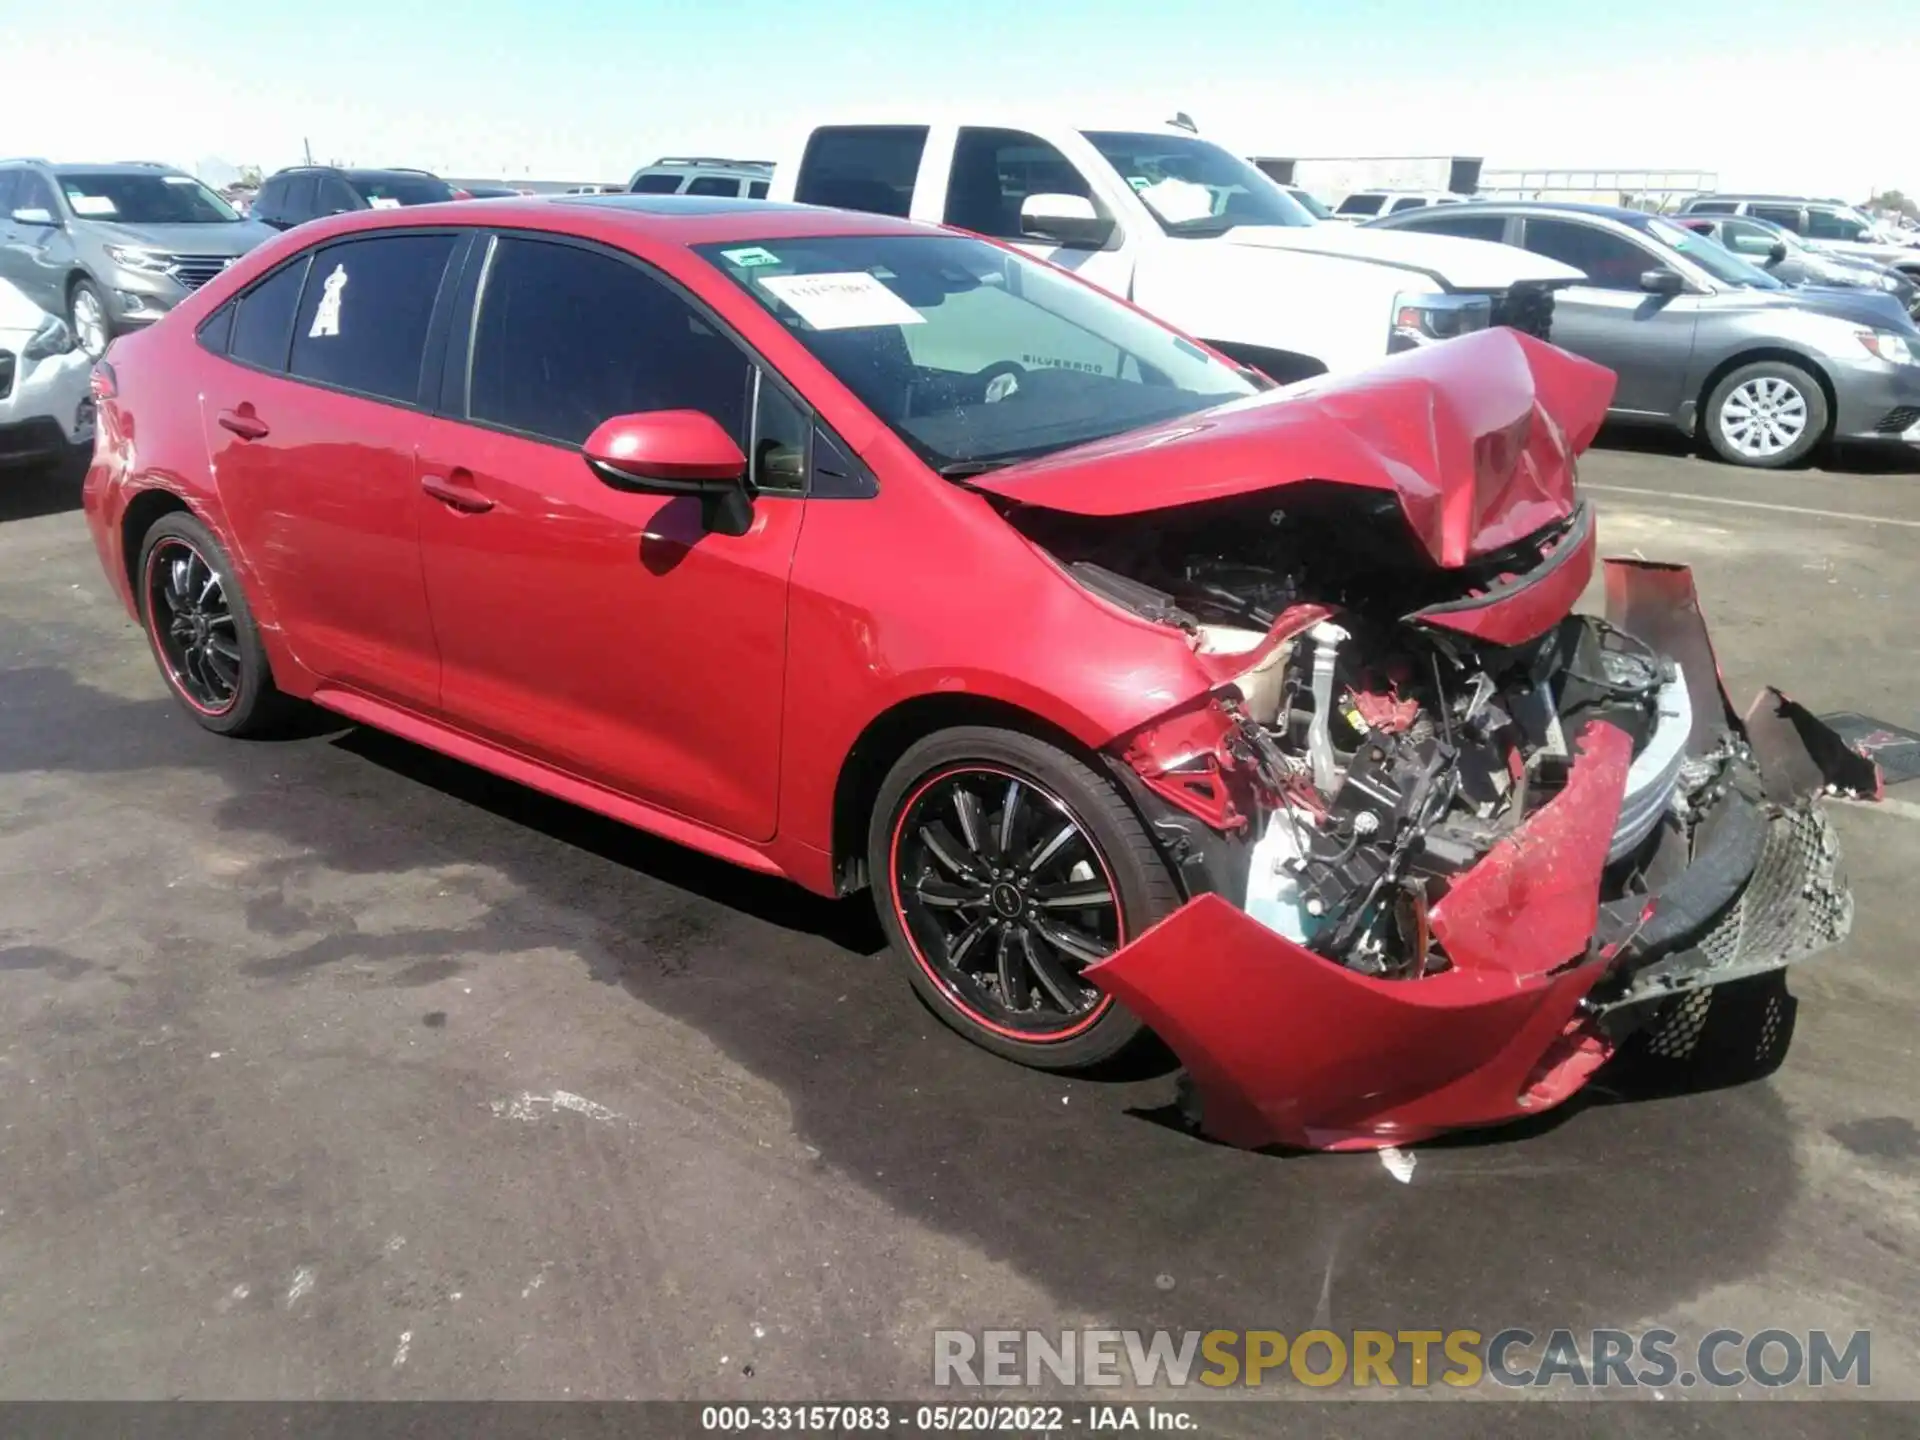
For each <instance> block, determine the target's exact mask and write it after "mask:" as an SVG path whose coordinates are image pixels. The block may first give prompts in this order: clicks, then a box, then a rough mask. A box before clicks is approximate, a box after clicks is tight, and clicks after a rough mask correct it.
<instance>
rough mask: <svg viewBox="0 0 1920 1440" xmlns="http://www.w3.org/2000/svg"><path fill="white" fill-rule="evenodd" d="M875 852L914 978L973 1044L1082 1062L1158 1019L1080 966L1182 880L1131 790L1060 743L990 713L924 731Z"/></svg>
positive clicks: (1133, 932)
mask: <svg viewBox="0 0 1920 1440" xmlns="http://www.w3.org/2000/svg"><path fill="white" fill-rule="evenodd" d="M867 864H868V873H869V874H871V875H872V876H873V879H874V885H873V891H874V901H875V904H876V906H877V908H878V909H879V912H880V923H881V925H882V926H883V927H884V928H885V930H886V932H887V938H888V939H889V940H890V941H891V942H892V944H893V948H894V950H895V951H896V952H897V953H898V954H899V955H900V956H901V957H902V958H903V960H904V961H905V963H906V968H907V976H908V979H909V980H910V981H911V982H912V984H913V988H914V989H915V990H916V991H917V992H918V993H919V995H920V997H921V999H923V1000H924V1001H925V1002H926V1003H927V1005H928V1006H929V1007H930V1008H931V1009H932V1010H933V1012H934V1013H935V1014H936V1015H938V1016H939V1017H940V1019H941V1020H943V1021H944V1022H945V1023H946V1024H948V1025H949V1026H951V1027H952V1028H953V1029H955V1030H957V1031H959V1032H960V1033H961V1034H962V1035H964V1036H966V1037H967V1039H969V1040H971V1041H973V1042H974V1044H976V1045H979V1046H981V1047H982V1048H983V1049H987V1050H991V1051H992V1052H993V1053H994V1054H996V1055H1000V1056H1004V1057H1005V1058H1007V1059H1009V1060H1017V1061H1019V1062H1020V1063H1021V1064H1023V1065H1031V1066H1033V1067H1035V1068H1036V1069H1041V1070H1052V1071H1072V1070H1084V1069H1087V1068H1089V1067H1091V1066H1095V1065H1099V1064H1101V1063H1102V1062H1105V1061H1108V1060H1111V1059H1113V1058H1114V1057H1115V1056H1117V1055H1119V1054H1120V1053H1121V1052H1123V1051H1125V1050H1128V1049H1129V1048H1130V1047H1132V1046H1134V1045H1135V1043H1136V1042H1138V1041H1140V1040H1141V1039H1142V1037H1143V1036H1145V1035H1146V1034H1147V1030H1146V1027H1145V1026H1144V1025H1143V1024H1142V1023H1141V1022H1140V1021H1139V1020H1138V1019H1136V1018H1135V1017H1134V1016H1133V1015H1132V1014H1131V1013H1129V1012H1128V1011H1127V1010H1126V1009H1125V1008H1124V1007H1123V1006H1121V1004H1120V1003H1119V1002H1118V1001H1117V1000H1115V999H1113V998H1112V997H1111V996H1108V995H1105V994H1103V993H1101V992H1100V991H1098V990H1097V989H1096V988H1095V987H1093V986H1090V985H1086V984H1085V983H1084V982H1082V980H1081V979H1080V977H1081V974H1082V973H1083V971H1084V969H1085V968H1086V966H1087V965H1089V964H1092V963H1095V962H1096V961H1097V960H1098V959H1101V958H1104V957H1105V956H1106V955H1109V954H1111V953H1113V952H1114V951H1116V950H1118V949H1119V948H1121V947H1122V946H1123V945H1125V944H1126V943H1128V942H1129V941H1130V940H1132V939H1134V938H1135V937H1137V936H1139V935H1140V934H1141V933H1142V932H1144V931H1145V930H1146V929H1148V928H1149V927H1150V926H1151V925H1153V924H1154V923H1155V922H1156V921H1158V920H1161V919H1163V918H1164V917H1165V916H1167V915H1169V914H1171V913H1172V912H1173V911H1174V909H1176V908H1177V907H1178V905H1179V903H1180V892H1179V889H1178V887H1177V886H1176V885H1175V884H1174V879H1173V875H1172V873H1171V872H1170V871H1169V870H1168V868H1167V865H1166V863H1165V862H1164V861H1163V860H1162V859H1161V858H1160V855H1159V852H1158V851H1157V850H1155V848H1154V846H1153V842H1152V841H1151V840H1150V839H1149V838H1148V836H1147V833H1146V831H1145V829H1144V828H1143V827H1142V825H1141V823H1140V819H1139V816H1138V815H1136V814H1135V813H1134V811H1133V809H1132V807H1131V806H1130V805H1129V804H1128V803H1127V801H1126V799H1125V798H1124V797H1123V796H1122V795H1121V793H1120V791H1119V790H1118V789H1117V788H1116V787H1115V786H1114V785H1113V784H1112V782H1110V781H1108V780H1107V779H1105V778H1104V777H1103V776H1101V775H1100V774H1098V773H1097V772H1096V771H1094V770H1093V769H1092V768H1091V767H1089V766H1088V765H1086V764H1085V763H1083V762H1082V761H1080V760H1079V759H1077V758H1075V757H1074V756H1072V755H1070V754H1068V753H1067V752H1066V751H1064V750H1062V749H1060V748H1059V747H1058V746H1056V745H1051V744H1048V743H1047V742H1046V741H1044V740H1039V739H1036V738H1034V737H1033V736H1031V735H1025V734H1022V733H1020V732H1018V731H1013V730H1001V729H995V728H989V727H985V726H963V727H958V728H955V729H951V730H942V731H939V732H937V733H935V734H933V735H930V736H928V737H927V738H925V739H923V740H921V741H919V742H918V743H916V744H915V745H913V746H912V747H911V748H909V749H908V750H907V752H906V753H905V754H904V755H902V756H901V757H900V759H899V761H898V762H897V763H896V764H895V765H894V767H893V769H892V770H891V771H890V772H889V773H888V775H887V778H886V780H885V782H884V783H883V784H882V785H881V787H880V793H879V796H878V798H877V800H876V802H875V804H874V809H873V817H872V819H871V821H870V822H869V827H868V836H867Z"/></svg>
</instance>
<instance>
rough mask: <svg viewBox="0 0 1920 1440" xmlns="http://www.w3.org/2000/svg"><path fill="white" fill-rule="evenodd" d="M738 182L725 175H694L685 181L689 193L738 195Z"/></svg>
mask: <svg viewBox="0 0 1920 1440" xmlns="http://www.w3.org/2000/svg"><path fill="white" fill-rule="evenodd" d="M739 193H740V182H739V181H738V180H734V179H731V178H729V177H728V176H725V175H696V176H694V177H693V179H692V180H690V181H689V182H688V183H687V194H689V195H738V194H739Z"/></svg>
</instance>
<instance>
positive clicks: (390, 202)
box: [367, 195, 400, 210]
mask: <svg viewBox="0 0 1920 1440" xmlns="http://www.w3.org/2000/svg"><path fill="white" fill-rule="evenodd" d="M367 204H369V205H371V206H372V207H373V208H374V209H376V210H398V209H399V208H400V202H399V201H398V200H395V199H392V198H390V197H388V196H385V195H376V196H375V197H374V198H373V199H371V200H369V201H367Z"/></svg>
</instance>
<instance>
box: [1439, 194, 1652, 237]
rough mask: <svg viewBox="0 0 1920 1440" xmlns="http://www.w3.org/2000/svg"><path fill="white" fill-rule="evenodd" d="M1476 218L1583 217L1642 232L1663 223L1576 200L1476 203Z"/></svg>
mask: <svg viewBox="0 0 1920 1440" xmlns="http://www.w3.org/2000/svg"><path fill="white" fill-rule="evenodd" d="M1473 210H1474V213H1475V214H1476V215H1494V214H1499V213H1500V212H1502V211H1511V212H1512V213H1513V214H1516V215H1586V216H1591V217H1593V218H1595V219H1599V220H1618V221H1619V222H1620V223H1621V224H1623V225H1631V226H1633V228H1634V229H1636V230H1644V229H1645V228H1646V225H1647V222H1648V221H1649V220H1660V219H1666V218H1668V217H1666V216H1660V215H1655V214H1653V213H1652V212H1651V211H1647V210H1631V209H1629V208H1627V207H1626V206H1625V205H1594V204H1589V203H1587V202H1585V201H1579V200H1477V201H1475V202H1474V206H1473Z"/></svg>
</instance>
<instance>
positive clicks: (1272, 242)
mask: <svg viewBox="0 0 1920 1440" xmlns="http://www.w3.org/2000/svg"><path fill="white" fill-rule="evenodd" d="M1221 238H1222V239H1223V240H1225V241H1226V243H1227V244H1229V245H1245V246H1253V247H1256V248H1260V249H1266V250H1305V251H1311V252H1313V253H1316V254H1321V255H1349V256H1353V257H1355V258H1356V259H1361V260H1375V261H1378V262H1380V263H1381V264H1383V265H1395V266H1400V267H1402V268H1405V269H1408V270H1414V271H1419V272H1421V274H1422V278H1423V279H1424V278H1426V277H1428V276H1431V277H1435V278H1437V279H1438V280H1439V281H1440V282H1442V283H1444V284H1445V285H1446V286H1448V287H1449V288H1450V289H1454V290H1504V289H1506V288H1507V287H1508V286H1509V285H1513V284H1515V283H1517V282H1519V281H1522V280H1534V281H1547V282H1550V283H1554V284H1560V285H1577V284H1579V283H1580V282H1581V281H1583V280H1585V279H1586V276H1585V275H1584V274H1583V273H1582V272H1581V271H1579V270H1576V269H1574V268H1573V266H1571V265H1565V264H1562V263H1561V262H1560V261H1558V260H1549V259H1548V258H1547V257H1546V256H1544V255H1535V254H1534V253H1533V252H1532V251H1529V250H1522V249H1520V247H1519V246H1517V245H1502V244H1500V243H1499V242H1498V241H1495V240H1468V239H1465V238H1463V237H1461V236H1458V235H1431V234H1427V233H1424V232H1422V231H1416V230H1373V229H1362V228H1360V227H1359V226H1355V225H1339V224H1327V223H1322V224H1319V225H1241V226H1238V227H1236V228H1235V229H1232V230H1229V231H1228V232H1227V233H1226V234H1225V235H1224V236H1222V237H1221Z"/></svg>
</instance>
